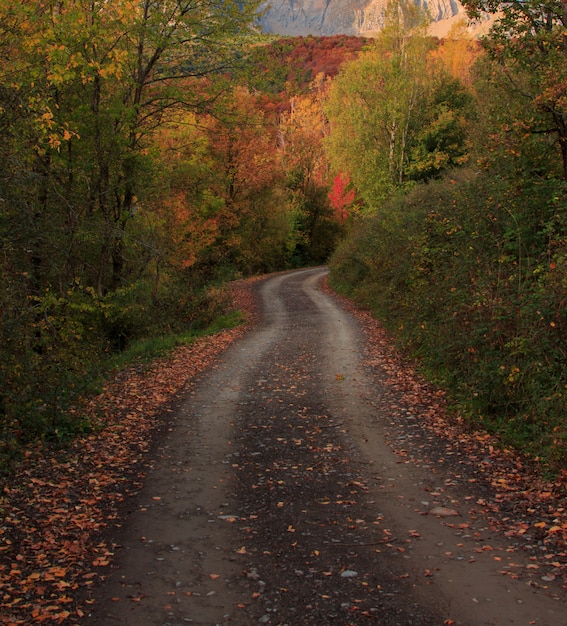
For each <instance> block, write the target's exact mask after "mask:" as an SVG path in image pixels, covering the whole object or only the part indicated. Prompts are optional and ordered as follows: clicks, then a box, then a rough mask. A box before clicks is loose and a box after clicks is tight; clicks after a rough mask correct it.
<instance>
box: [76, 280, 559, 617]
mask: <svg viewBox="0 0 567 626" xmlns="http://www.w3.org/2000/svg"><path fill="white" fill-rule="evenodd" d="M325 274H326V270H325V269H324V268H317V269H309V270H301V271H296V272H289V273H283V274H276V275H273V276H270V277H268V278H266V279H264V280H262V281H259V282H258V283H257V285H256V290H257V294H258V297H259V301H260V320H259V322H258V324H257V325H255V327H254V328H253V329H252V330H250V331H249V332H248V333H247V334H245V336H244V337H243V338H241V339H240V340H238V341H237V342H236V343H234V344H233V345H232V346H231V347H230V348H229V349H228V351H227V352H225V353H224V354H223V356H222V358H221V360H220V361H219V362H218V363H217V364H216V365H215V367H213V368H211V369H210V370H209V371H208V372H207V373H206V374H205V375H203V376H202V377H201V379H200V380H199V382H198V384H197V385H196V386H195V387H194V389H193V391H192V392H191V393H190V394H188V395H187V397H186V398H183V401H182V402H181V404H180V407H179V410H178V411H177V413H176V415H175V418H174V419H173V420H172V423H171V427H170V429H169V431H168V432H167V433H166V434H165V435H164V437H163V438H162V440H161V442H160V446H159V448H158V449H157V450H156V451H155V453H153V456H152V461H151V470H150V471H149V473H148V476H147V479H146V483H145V486H144V488H143V490H142V493H141V494H140V495H139V496H137V497H136V501H135V502H134V503H132V510H131V512H130V514H129V515H128V517H127V519H125V520H124V524H123V527H122V529H121V531H120V535H119V536H118V535H117V536H116V537H115V541H116V543H118V544H120V546H121V549H120V550H119V551H118V552H117V556H116V563H115V566H114V568H113V571H112V573H111V575H109V577H108V578H107V580H106V581H105V583H104V584H103V585H102V586H101V587H100V588H99V589H97V590H96V592H95V594H94V604H93V605H92V607H93V609H92V614H91V615H90V617H89V619H88V620H86V623H88V624H93V625H95V626H102V625H107V624H127V625H132V626H166V625H173V626H180V625H182V624H198V625H201V626H209V625H214V624H234V625H246V626H247V625H252V624H274V625H284V624H287V625H289V626H302V625H307V624H309V625H314V626H325V625H330V624H333V625H335V626H337V625H339V626H340V625H350V624H379V625H380V626H393V625H398V626H410V625H415V626H442V625H443V624H448V625H450V624H454V625H460V626H477V625H494V626H505V625H508V624H510V625H520V624H521V625H526V626H527V625H529V624H539V625H542V626H565V625H566V624H567V610H566V607H565V593H564V591H563V592H562V593H563V595H561V591H562V590H561V589H551V588H546V587H545V586H542V585H533V584H531V582H530V580H529V579H525V578H522V577H518V578H514V577H511V576H508V575H503V573H502V572H503V570H504V571H506V568H507V567H508V568H509V567H512V564H511V561H512V560H514V561H518V560H519V559H520V560H521V559H526V560H528V559H529V555H524V554H523V553H519V552H518V551H515V552H514V551H511V550H510V547H509V542H507V541H506V539H505V537H500V536H498V535H497V534H496V532H495V531H493V530H492V529H491V528H490V525H489V524H488V522H487V521H486V520H484V519H483V518H482V516H479V515H477V514H475V515H472V514H471V513H470V506H469V505H468V502H469V500H467V498H468V497H470V496H469V494H470V492H467V491H465V492H461V491H459V488H458V486H457V485H456V482H455V486H454V488H453V489H450V488H449V486H450V485H453V482H451V475H450V474H443V473H441V472H440V470H439V468H438V467H435V466H434V465H432V464H427V463H413V462H410V461H408V460H407V459H404V458H403V457H400V455H399V454H396V453H395V452H394V451H393V449H392V447H391V441H392V440H393V439H395V438H397V439H398V440H399V439H400V438H401V439H403V438H404V437H406V436H407V432H408V429H416V428H419V415H416V414H411V413H407V414H406V418H405V419H404V420H401V421H400V418H399V416H398V417H395V418H394V416H392V415H390V414H389V413H388V409H387V405H386V403H385V402H384V401H383V397H384V394H385V392H386V391H387V390H386V387H385V385H386V383H385V382H384V379H383V377H381V376H380V373H379V371H378V370H376V369H372V368H369V367H368V366H367V365H366V364H365V343H364V335H363V333H362V330H361V328H360V326H359V322H358V321H357V319H356V318H355V317H354V316H352V315H351V314H350V313H349V312H347V311H346V310H344V309H343V308H342V307H341V305H340V303H339V301H338V300H336V299H335V298H334V297H333V296H331V295H329V294H328V293H326V292H325V291H324V290H323V289H322V288H321V282H322V280H323V278H324V276H325ZM448 469H449V471H450V469H451V468H448ZM465 482H466V481H465Z"/></svg>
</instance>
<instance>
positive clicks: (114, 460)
mask: <svg viewBox="0 0 567 626" xmlns="http://www.w3.org/2000/svg"><path fill="white" fill-rule="evenodd" d="M233 301H234V307H235V308H238V309H240V310H244V311H246V312H247V315H248V318H249V320H253V319H254V317H255V315H256V313H255V308H254V306H255V305H254V299H253V297H252V295H251V292H250V290H249V289H248V288H247V286H246V282H245V281H240V282H238V283H235V284H234V287H233ZM243 332H245V327H240V328H236V329H231V330H225V331H222V332H221V333H218V334H215V335H212V336H208V337H204V338H202V339H199V340H198V341H196V342H195V343H193V344H191V345H190V346H183V347H180V348H177V349H176V350H175V351H174V352H173V353H172V354H171V355H170V356H169V357H167V358H162V359H160V360H158V361H156V362H155V363H154V364H153V365H152V366H151V367H149V368H148V369H141V368H136V367H133V368H131V369H128V370H126V371H123V372H121V373H120V374H118V375H117V376H116V377H115V378H114V379H113V380H111V381H110V382H109V383H108V384H107V385H106V387H105V389H104V391H103V392H102V393H101V394H100V395H98V396H96V397H94V398H91V399H90V400H89V401H88V402H86V403H85V404H84V405H81V406H77V407H75V409H74V411H75V412H76V414H78V415H79V414H80V415H88V417H89V418H90V419H91V420H92V422H93V423H94V424H95V426H96V428H95V429H94V432H93V433H91V434H88V435H85V436H81V437H79V438H77V439H76V440H75V441H74V442H73V443H72V445H70V446H69V447H68V448H65V449H64V450H49V449H43V448H40V447H38V448H37V449H30V450H28V451H27V452H26V454H25V458H24V459H23V461H22V462H21V463H20V464H19V466H18V467H17V468H16V471H15V472H14V473H13V474H12V475H11V477H9V478H8V479H7V480H6V481H5V484H4V485H3V486H2V487H3V488H2V493H1V495H0V514H1V516H2V521H1V522H0V623H2V624H6V625H8V626H9V625H14V626H16V625H20V624H32V623H52V624H60V623H64V622H65V623H80V622H81V621H82V620H83V618H84V617H85V615H86V613H87V611H88V604H89V587H91V586H92V585H94V584H95V583H96V581H97V580H98V579H100V578H104V576H105V568H106V567H107V566H108V565H109V564H110V562H111V560H112V557H113V555H114V548H115V546H112V545H108V544H107V542H106V541H105V539H104V530H105V528H108V527H109V526H120V524H121V521H120V507H121V504H122V503H123V502H124V501H125V500H126V499H127V498H128V497H130V496H131V495H132V494H134V493H135V492H136V491H137V490H139V489H140V488H141V486H142V483H143V480H144V476H145V465H144V459H145V455H146V453H147V452H148V450H149V449H150V446H151V442H152V438H153V437H154V436H155V435H156V434H157V433H158V432H159V430H160V429H161V428H163V427H164V424H165V425H167V421H168V418H167V416H168V414H169V413H170V412H171V410H172V409H171V408H170V407H171V404H172V403H173V402H174V400H175V398H176V396H177V395H178V394H179V393H180V392H182V391H184V390H186V389H187V388H188V386H189V385H190V384H191V382H192V380H193V379H194V378H195V377H196V376H197V375H198V374H199V373H200V372H201V371H203V370H204V369H205V368H207V367H208V366H210V365H211V364H212V363H213V362H214V361H215V359H216V358H218V355H219V354H220V353H221V352H222V351H223V350H225V349H226V348H227V347H228V345H230V344H231V343H232V342H233V341H234V340H235V339H236V338H238V337H239V336H241V334H242V333H243Z"/></svg>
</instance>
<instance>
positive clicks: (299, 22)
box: [261, 0, 466, 37]
mask: <svg viewBox="0 0 567 626" xmlns="http://www.w3.org/2000/svg"><path fill="white" fill-rule="evenodd" d="M415 1H416V4H419V5H420V6H423V7H424V8H425V9H427V10H428V11H429V13H430V15H431V19H432V27H431V32H432V34H435V35H438V36H443V35H445V34H446V33H447V32H449V30H450V29H451V28H452V27H453V25H454V24H455V23H456V22H459V21H461V20H464V19H465V18H466V16H465V12H464V9H463V7H462V5H461V4H460V2H459V1H458V0H415ZM387 3H388V0H271V1H270V2H266V3H265V4H264V8H266V9H267V12H266V14H265V16H264V18H263V19H262V21H261V25H262V28H263V29H264V31H266V32H269V33H275V34H278V35H294V36H305V35H318V36H325V35H339V34H345V35H359V36H363V37H372V36H373V35H375V34H376V33H377V32H379V31H380V29H381V28H382V26H383V23H384V12H385V8H386V5H387Z"/></svg>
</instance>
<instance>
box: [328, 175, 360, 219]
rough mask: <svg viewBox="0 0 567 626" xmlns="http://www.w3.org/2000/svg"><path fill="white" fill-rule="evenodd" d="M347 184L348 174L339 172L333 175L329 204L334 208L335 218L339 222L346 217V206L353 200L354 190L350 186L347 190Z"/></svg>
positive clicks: (348, 182) (348, 181) (348, 180)
mask: <svg viewBox="0 0 567 626" xmlns="http://www.w3.org/2000/svg"><path fill="white" fill-rule="evenodd" d="M349 184H350V177H349V175H348V174H346V175H343V174H341V173H339V174H337V176H336V177H335V180H334V181H333V188H332V189H331V191H330V192H329V200H330V202H331V206H332V207H333V209H334V210H335V216H336V218H337V220H338V221H339V222H341V223H342V222H344V221H345V220H346V218H347V217H348V207H349V206H350V205H351V204H352V203H353V202H354V197H355V191H354V189H353V188H352V187H351V188H350V189H348V191H347V188H348V186H349Z"/></svg>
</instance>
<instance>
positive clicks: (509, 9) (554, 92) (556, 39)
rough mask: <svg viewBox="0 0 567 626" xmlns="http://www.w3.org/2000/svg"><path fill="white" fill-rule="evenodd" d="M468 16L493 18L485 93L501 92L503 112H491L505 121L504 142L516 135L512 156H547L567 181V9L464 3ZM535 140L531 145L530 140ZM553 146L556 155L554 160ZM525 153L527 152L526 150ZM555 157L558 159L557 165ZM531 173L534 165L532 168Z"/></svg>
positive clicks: (515, 1) (532, 1)
mask: <svg viewBox="0 0 567 626" xmlns="http://www.w3.org/2000/svg"><path fill="white" fill-rule="evenodd" d="M463 4H464V6H465V8H466V9H467V12H468V13H469V16H471V17H472V18H478V17H480V16H481V15H482V14H483V13H489V14H493V15H494V19H495V22H494V25H493V27H492V29H491V31H490V33H489V35H488V36H487V37H485V38H484V39H483V46H484V49H485V50H486V52H487V53H488V57H489V60H490V63H491V65H490V68H486V71H485V72H484V73H483V76H484V78H483V86H482V89H483V90H485V89H488V90H489V92H492V93H494V92H495V91H498V92H499V94H500V96H499V99H500V103H501V104H500V106H498V104H497V103H496V102H494V106H491V105H490V104H489V106H490V109H491V114H492V116H493V118H494V119H495V120H500V128H501V131H502V132H501V133H500V137H501V139H502V140H504V141H505V142H506V143H508V141H507V140H506V137H507V136H508V137H510V136H511V135H515V138H516V141H515V142H513V143H514V144H515V145H513V146H511V150H515V151H517V152H518V153H521V154H524V156H525V157H527V158H528V160H529V159H530V154H534V152H535V153H541V154H546V155H548V158H547V159H546V162H545V164H544V163H543V162H542V161H541V159H539V161H540V162H539V164H538V165H537V166H536V167H542V166H543V167H545V169H546V170H547V171H548V172H549V173H550V174H552V175H554V174H555V173H556V172H557V170H556V168H555V166H554V163H553V161H554V160H555V161H557V163H558V164H559V167H560V169H559V171H558V172H557V173H558V174H559V175H560V176H562V177H563V179H567V98H566V97H565V94H566V93H567V37H566V35H565V29H566V28H567V9H566V6H567V5H566V4H565V2H562V1H560V0H552V1H550V2H541V1H540V0H528V1H523V0H521V1H520V0H512V1H511V2H496V1H495V0H464V2H463ZM528 137H530V139H528ZM550 143H552V147H553V150H554V151H555V155H552V154H550V152H549V148H550ZM522 147H523V149H522ZM553 156H556V157H558V158H556V159H554V158H553ZM528 167H529V165H528Z"/></svg>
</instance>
